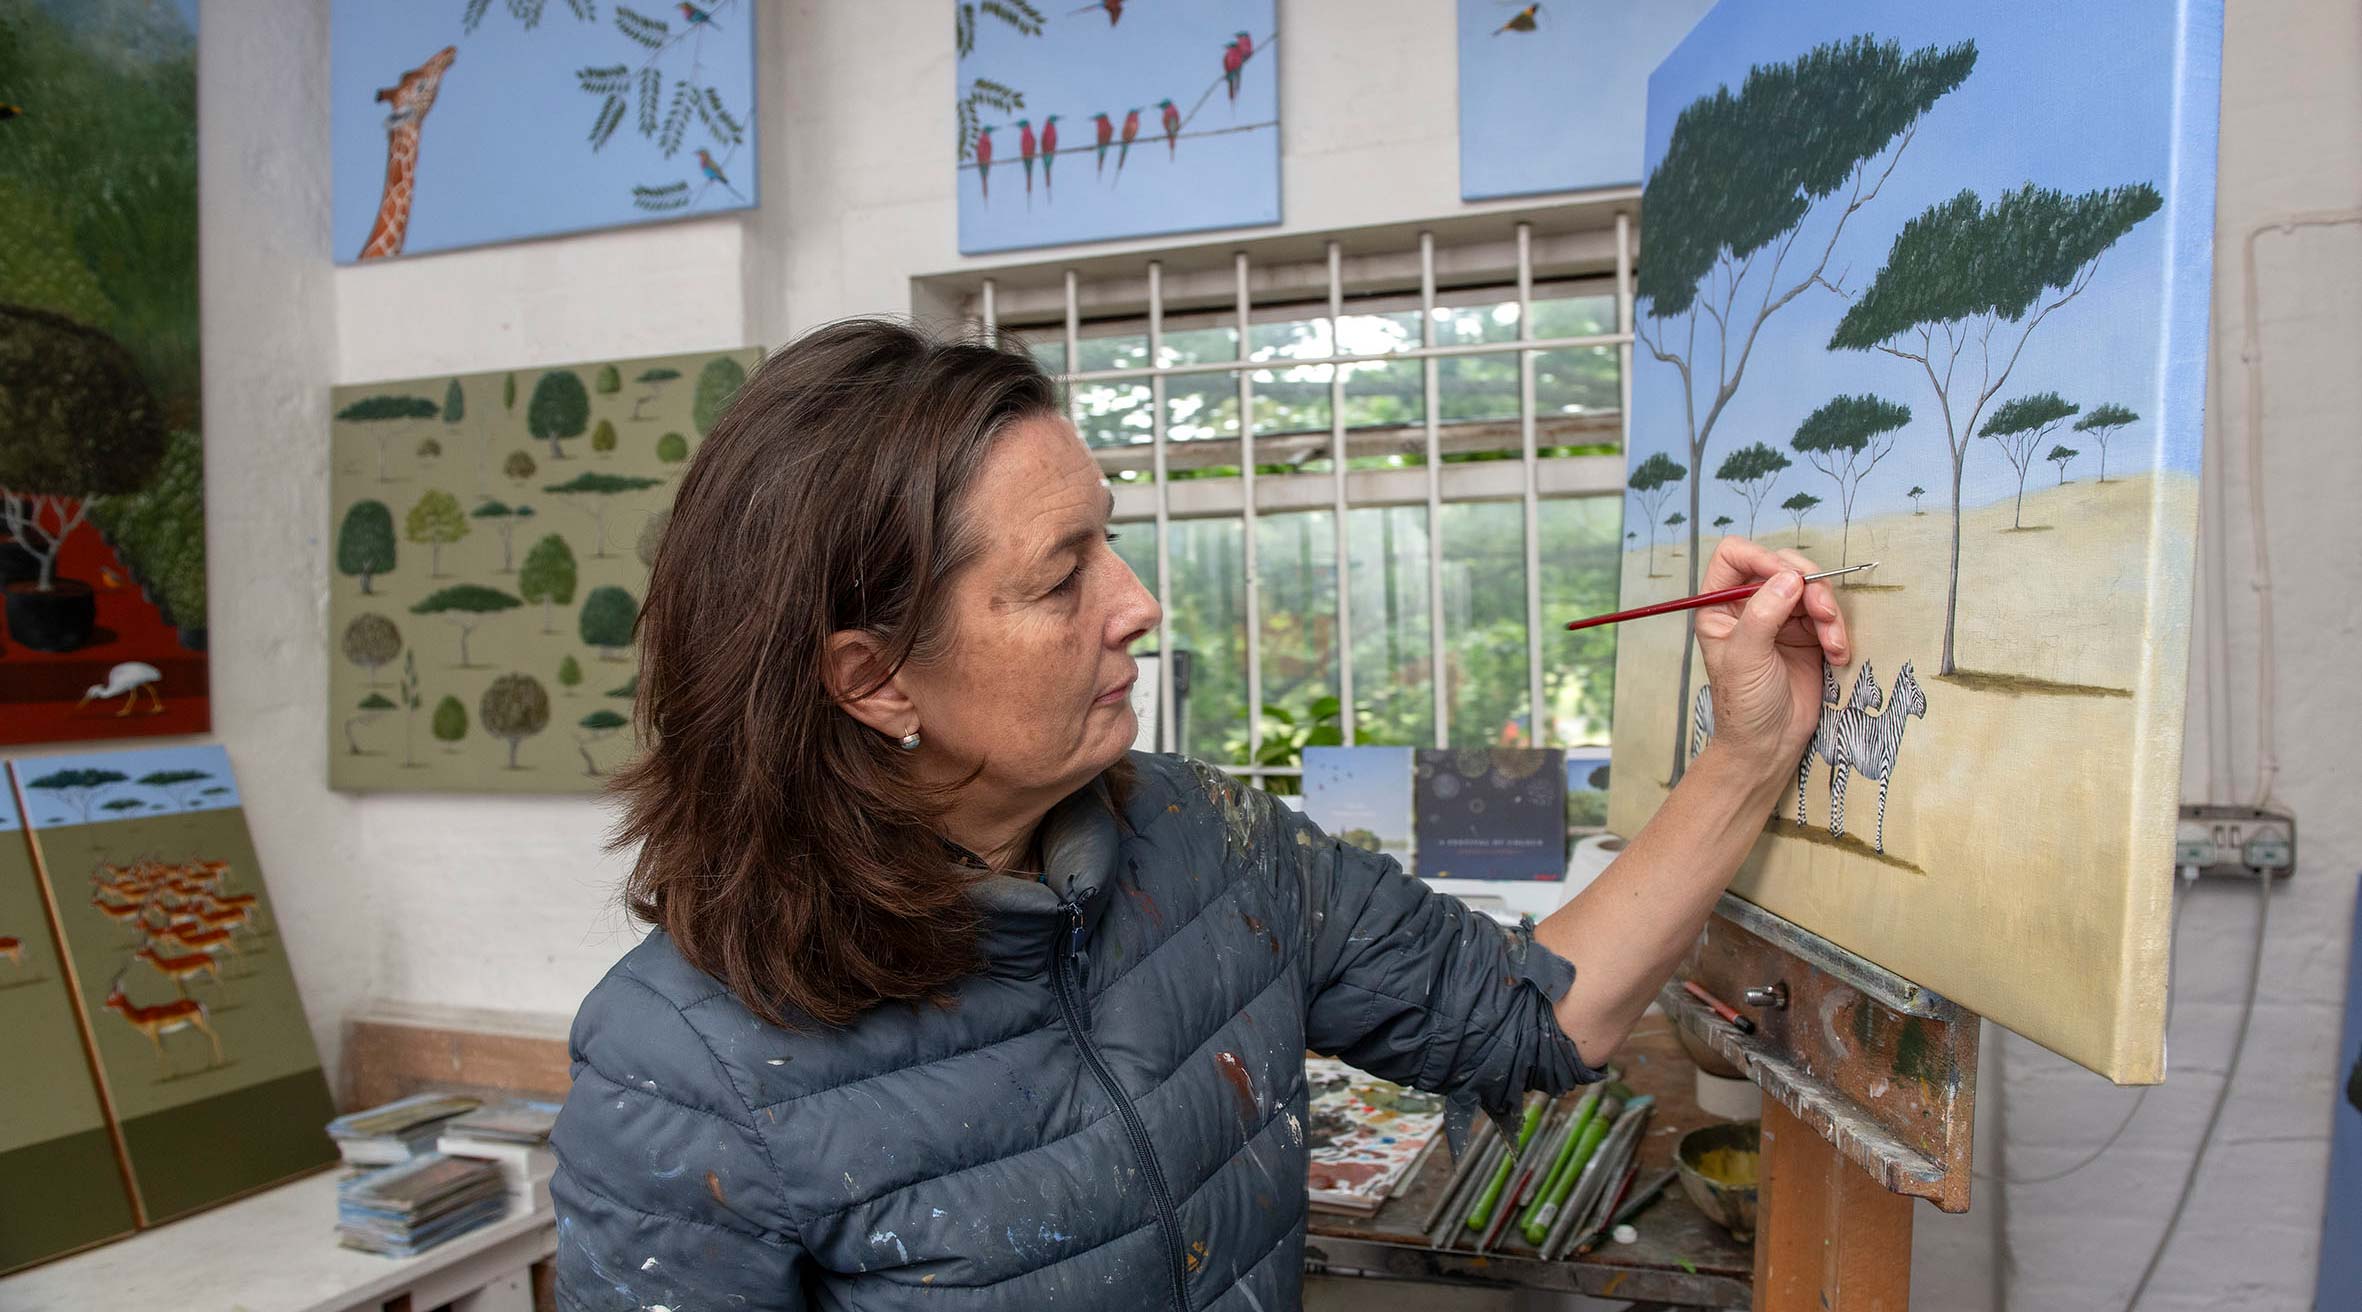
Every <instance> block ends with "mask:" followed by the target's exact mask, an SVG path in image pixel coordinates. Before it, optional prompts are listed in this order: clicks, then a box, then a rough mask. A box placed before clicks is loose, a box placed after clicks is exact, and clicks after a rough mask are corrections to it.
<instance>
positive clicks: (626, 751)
mask: <svg viewBox="0 0 2362 1312" xmlns="http://www.w3.org/2000/svg"><path fill="white" fill-rule="evenodd" d="M761 358H762V352H761V351H760V350H756V349H748V350H740V351H726V352H717V353H712V354H705V355H686V356H666V357H661V358H652V359H641V360H616V361H603V362H594V363H589V364H580V365H567V366H559V367H553V368H534V369H518V370H502V371H498V372H494V373H483V374H461V375H458V376H443V377H436V378H416V379H408V380H403V381H398V382H387V383H366V384H358V385H354V386H349V387H340V388H338V389H336V394H335V398H334V404H333V408H332V411H331V413H332V416H333V417H332V419H331V421H330V457H329V458H330V474H329V487H330V497H329V503H330V511H331V522H330V524H329V525H328V531H329V535H330V536H329V550H330V552H331V553H332V560H331V565H332V573H331V576H330V579H331V582H330V588H329V619H330V631H329V641H330V649H329V652H328V662H329V678H328V689H329V707H328V748H329V754H328V762H329V765H328V778H329V783H330V785H331V786H332V787H335V788H340V789H347V790H352V791H436V790H444V791H464V792H471V793H483V792H500V793H588V792H597V791H598V790H599V789H600V788H601V787H603V786H604V785H605V783H606V781H607V777H608V776H609V775H611V774H613V773H614V771H615V769H616V767H617V766H619V765H621V764H622V763H623V762H624V761H625V760H627V759H628V758H629V757H630V755H631V751H632V739H631V706H632V694H633V692H634V691H635V689H636V688H637V687H638V668H639V667H638V665H637V663H636V662H635V660H634V658H633V655H632V626H633V624H634V622H635V621H636V620H637V619H638V618H639V609H640V601H641V599H642V598H643V597H644V596H645V595H646V585H647V578H648V565H649V562H650V560H652V559H653V557H654V552H655V549H656V543H657V540H658V537H659V535H660V534H661V533H662V531H663V515H664V512H665V511H666V510H667V509H668V508H669V507H670V506H671V505H672V497H673V491H674V489H675V487H676V486H678V480H679V478H680V475H681V472H682V471H683V470H684V469H686V468H687V467H688V461H689V458H690V457H691V456H692V455H693V454H694V453H695V452H696V449H697V446H698V444H699V443H701V442H703V441H704V440H705V435H706V433H707V432H708V431H709V430H710V429H711V428H712V427H713V424H714V420H715V419H716V418H717V417H719V416H720V414H721V411H722V407H723V406H724V404H726V403H727V402H728V401H729V399H730V397H731V396H732V395H734V394H735V393H736V392H737V390H738V387H739V384H741V383H743V382H744V381H745V380H746V375H747V372H748V371H749V370H751V369H753V368H754V366H755V364H756V362H757V361H758V360H760V359H761Z"/></svg>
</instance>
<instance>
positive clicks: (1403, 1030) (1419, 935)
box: [1275, 808, 1600, 1115]
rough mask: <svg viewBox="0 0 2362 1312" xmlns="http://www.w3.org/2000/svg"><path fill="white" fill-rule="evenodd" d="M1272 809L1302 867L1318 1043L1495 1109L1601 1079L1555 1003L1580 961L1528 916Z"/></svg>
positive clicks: (1312, 1038)
mask: <svg viewBox="0 0 2362 1312" xmlns="http://www.w3.org/2000/svg"><path fill="white" fill-rule="evenodd" d="M1275 809H1276V810H1278V811H1279V812H1280V815H1281V823H1282V825H1283V826H1284V827H1285V835H1284V836H1285V838H1286V840H1287V842H1288V847H1289V848H1290V850H1291V851H1292V854H1293V857H1294V859H1295V860H1296V861H1297V862H1298V863H1299V865H1300V867H1301V870H1302V883H1303V888H1304V892H1305V903H1304V911H1305V917H1306V919H1307V920H1308V921H1309V922H1310V924H1309V937H1310V941H1311V972H1312V980H1311V990H1310V994H1309V1002H1308V1012H1307V1015H1306V1017H1305V1038H1306V1042H1307V1043H1308V1044H1309V1045H1310V1046H1311V1048H1312V1050H1313V1051H1315V1052H1320V1053H1325V1054H1329V1055H1333V1056H1336V1057H1341V1058H1343V1059H1344V1060H1345V1061H1347V1062H1349V1063H1351V1064H1352V1065H1354V1066H1356V1067H1358V1068H1360V1069H1362V1070H1365V1071H1368V1072H1370V1073H1371V1074H1373V1075H1378V1076H1383V1077H1384V1078H1386V1079H1390V1080H1394V1081H1396V1082H1397V1083H1401V1084H1408V1085H1411V1086H1412V1087H1414V1088H1420V1089H1426V1090H1429V1091H1430V1092H1435V1093H1442V1094H1447V1095H1453V1096H1454V1098H1455V1100H1466V1099H1473V1100H1474V1101H1475V1102H1476V1103H1477V1104H1478V1105H1480V1106H1482V1107H1483V1108H1484V1109H1485V1110H1487V1111H1490V1112H1493V1113H1494V1114H1496V1115H1500V1114H1505V1113H1507V1112H1510V1111H1513V1110H1514V1109H1515V1108H1516V1106H1517V1103H1518V1101H1519V1099H1521V1098H1522V1097H1523V1096H1524V1094H1525V1092H1526V1091H1527V1090H1529V1089H1541V1090H1544V1091H1547V1092H1550V1093H1553V1094H1555V1093H1562V1092H1564V1091H1566V1090H1567V1089H1570V1088H1573V1087H1574V1086H1576V1085H1578V1084H1584V1083H1587V1082H1590V1081H1592V1080H1596V1079H1599V1078H1600V1073H1599V1072H1598V1071H1595V1070H1593V1069H1591V1068H1590V1067H1589V1066H1586V1065H1584V1063H1583V1058H1582V1056H1581V1054H1580V1053H1578V1052H1577V1051H1576V1050H1575V1044H1574V1040H1572V1039H1570V1038H1568V1037H1567V1034H1566V1031H1565V1030H1563V1029H1561V1028H1560V1027H1559V1024H1558V1017H1557V1015H1556V1014H1555V1012H1554V1011H1553V1006H1554V1004H1556V1002H1557V1001H1558V999H1559V998H1560V997H1562V996H1564V995H1565V993H1566V991H1567V987H1568V986H1569V985H1571V984H1573V983H1574V982H1575V968H1574V967H1573V966H1572V965H1570V964H1568V962H1567V960H1566V959H1565V958H1564V957H1561V956H1559V955H1558V954H1557V953H1555V952H1552V951H1551V950H1550V949H1548V948H1546V947H1543V946H1542V945H1541V944H1539V943H1537V942H1535V941H1534V935H1533V929H1532V926H1531V925H1530V924H1529V925H1521V926H1519V927H1518V928H1516V929H1505V928H1503V927H1502V926H1500V925H1499V924H1497V923H1495V922H1494V921H1493V920H1492V919H1491V918H1490V917H1488V916H1485V915H1483V914H1482V913H1480V912H1477V911H1474V910H1471V909H1470V908H1469V906H1468V904H1466V903H1464V902H1462V901H1461V900H1460V899H1458V898H1456V897H1452V896H1449V895H1448V894H1443V893H1438V892H1436V891H1435V890H1433V889H1431V888H1429V887H1428V886H1427V885H1426V883H1425V882H1423V881H1421V880H1419V879H1416V878H1413V877H1412V876H1410V875H1408V874H1405V873H1404V872H1403V869H1402V866H1401V865H1400V864H1398V863H1397V862H1396V861H1395V860H1394V858H1392V857H1389V856H1382V855H1380V854H1378V853H1375V852H1368V851H1364V850H1362V849H1361V848H1358V847H1355V846H1353V845H1351V844H1349V843H1343V842H1340V841H1338V840H1336V839H1334V838H1331V837H1329V836H1328V835H1327V834H1324V833H1322V832H1321V830H1320V827H1319V826H1317V825H1315V824H1313V823H1312V822H1311V821H1310V820H1307V819H1305V818H1304V817H1303V816H1301V815H1298V814H1296V813H1294V812H1292V811H1288V810H1286V809H1285V808H1275ZM1282 859H1286V858H1285V857H1283V858H1282Z"/></svg>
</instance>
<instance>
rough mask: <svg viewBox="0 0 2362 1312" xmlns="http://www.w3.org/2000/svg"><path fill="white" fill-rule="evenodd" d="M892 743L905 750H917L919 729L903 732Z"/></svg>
mask: <svg viewBox="0 0 2362 1312" xmlns="http://www.w3.org/2000/svg"><path fill="white" fill-rule="evenodd" d="M894 745H895V746H896V747H899V748H901V749H902V750H903V751H906V752H915V751H917V750H918V749H919V731H918V730H916V729H913V730H911V731H910V732H909V733H906V734H904V735H903V736H902V737H901V738H900V739H899V740H897V741H896V742H895V744H894Z"/></svg>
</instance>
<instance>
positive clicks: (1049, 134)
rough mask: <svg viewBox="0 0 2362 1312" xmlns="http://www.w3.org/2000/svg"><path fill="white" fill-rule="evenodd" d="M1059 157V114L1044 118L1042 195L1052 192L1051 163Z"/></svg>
mask: <svg viewBox="0 0 2362 1312" xmlns="http://www.w3.org/2000/svg"><path fill="white" fill-rule="evenodd" d="M1057 158H1058V116H1057V115H1056V114H1051V115H1048V116H1046V117H1045V118H1043V119H1042V195H1043V197H1044V198H1047V197H1048V196H1049V194H1050V165H1051V164H1052V163H1053V162H1055V161H1056V160H1057Z"/></svg>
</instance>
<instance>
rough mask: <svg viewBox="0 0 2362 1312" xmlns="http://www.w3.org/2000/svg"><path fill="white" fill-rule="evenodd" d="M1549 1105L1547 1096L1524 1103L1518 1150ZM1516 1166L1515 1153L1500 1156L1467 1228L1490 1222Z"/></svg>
mask: <svg viewBox="0 0 2362 1312" xmlns="http://www.w3.org/2000/svg"><path fill="white" fill-rule="evenodd" d="M1549 1107H1550V1100H1549V1099H1548V1098H1536V1099H1534V1100H1533V1101H1532V1102H1530V1103H1528V1104H1527V1105H1526V1109H1525V1123H1524V1124H1522V1125H1520V1126H1518V1127H1517V1147H1518V1150H1519V1151H1521V1152H1522V1151H1523V1150H1524V1149H1525V1146H1526V1143H1527V1141H1528V1140H1530V1139H1532V1138H1533V1137H1534V1131H1535V1130H1537V1129H1539V1128H1540V1127H1541V1124H1542V1113H1543V1112H1544V1111H1546V1110H1548V1109H1549ZM1516 1167H1517V1153H1509V1154H1507V1155H1506V1156H1504V1157H1502V1158H1501V1164H1500V1166H1498V1167H1496V1168H1494V1170H1493V1178H1492V1179H1491V1180H1489V1181H1487V1182H1486V1183H1485V1187H1484V1194H1483V1196H1482V1197H1480V1198H1478V1199H1477V1200H1476V1208H1475V1210H1473V1211H1471V1212H1470V1213H1468V1228H1469V1229H1471V1230H1476V1231H1482V1230H1483V1229H1484V1228H1485V1226H1487V1225H1489V1224H1491V1223H1492V1219H1493V1208H1494V1207H1495V1206H1496V1205H1497V1204H1499V1202H1500V1201H1501V1191H1502V1190H1503V1189H1506V1188H1508V1187H1509V1173H1510V1172H1511V1171H1512V1170H1514V1169H1516Z"/></svg>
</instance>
